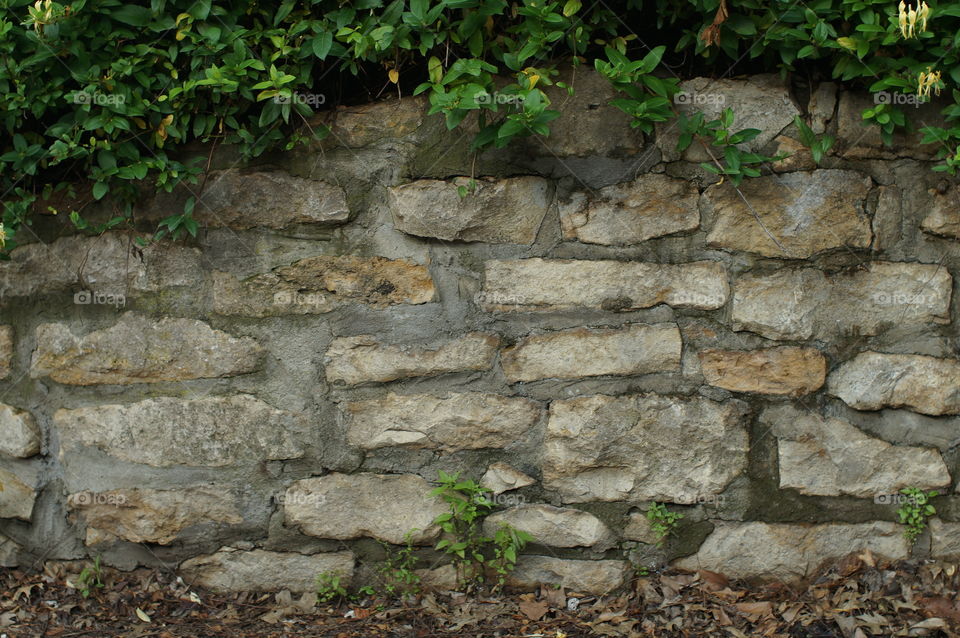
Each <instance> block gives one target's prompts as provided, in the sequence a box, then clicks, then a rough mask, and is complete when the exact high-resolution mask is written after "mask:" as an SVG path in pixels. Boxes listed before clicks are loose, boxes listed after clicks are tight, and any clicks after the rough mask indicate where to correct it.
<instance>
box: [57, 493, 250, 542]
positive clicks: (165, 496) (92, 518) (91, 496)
mask: <svg viewBox="0 0 960 638" xmlns="http://www.w3.org/2000/svg"><path fill="white" fill-rule="evenodd" d="M67 504H68V505H69V507H70V509H72V510H73V511H74V512H77V513H79V514H80V515H81V516H82V517H83V520H84V521H85V522H86V525H87V536H86V544H87V545H96V544H97V543H107V542H112V541H115V540H124V541H129V542H131V543H157V544H159V545H169V544H170V543H172V542H173V541H174V540H175V539H176V538H177V536H178V535H179V534H180V532H182V531H183V530H184V529H186V528H187V527H190V526H192V525H201V524H204V523H228V524H236V523H242V522H243V517H242V516H241V515H240V512H239V511H238V510H237V506H236V503H235V502H234V497H233V495H232V494H231V493H230V492H229V491H228V490H225V489H214V488H210V487H195V488H186V489H178V490H153V489H119V490H109V491H106V492H77V493H75V494H71V495H70V496H68V497H67Z"/></svg>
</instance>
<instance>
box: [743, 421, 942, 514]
mask: <svg viewBox="0 0 960 638" xmlns="http://www.w3.org/2000/svg"><path fill="white" fill-rule="evenodd" d="M760 422H761V423H762V424H764V425H766V426H769V427H770V430H771V432H772V433H773V435H774V436H776V437H777V450H778V456H779V467H780V472H779V474H780V487H781V488H793V489H796V490H798V491H799V492H800V493H801V494H809V495H812V496H840V495H849V496H857V497H861V498H875V497H877V496H882V495H887V494H897V493H899V491H900V490H901V489H903V488H905V487H919V488H923V489H930V488H934V487H943V486H944V485H949V484H950V474H949V472H948V471H947V466H946V464H945V463H944V462H943V457H942V456H940V452H939V451H937V450H936V449H934V448H921V447H910V446H906V445H891V444H890V443H887V442H886V441H883V440H881V439H878V438H874V437H872V436H869V435H867V434H865V433H864V432H863V431H861V430H860V429H858V428H857V427H855V426H854V425H853V424H851V423H850V422H848V421H845V420H843V419H837V418H824V417H822V416H820V415H819V414H815V413H813V412H810V411H809V410H798V409H797V408H795V407H793V406H790V405H778V406H773V407H769V408H767V409H766V410H764V411H763V413H762V414H761V416H760Z"/></svg>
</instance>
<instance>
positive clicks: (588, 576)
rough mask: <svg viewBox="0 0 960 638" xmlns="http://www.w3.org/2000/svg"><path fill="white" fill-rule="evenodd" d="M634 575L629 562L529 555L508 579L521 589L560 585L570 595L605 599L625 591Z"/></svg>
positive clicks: (512, 584)
mask: <svg viewBox="0 0 960 638" xmlns="http://www.w3.org/2000/svg"><path fill="white" fill-rule="evenodd" d="M630 573H631V568H630V563H628V562H627V561H625V560H575V559H570V558H554V557H553V556H532V555H526V556H521V557H520V558H519V559H518V560H517V567H516V569H515V570H514V571H513V572H511V573H510V575H509V576H508V577H507V585H509V586H510V587H516V588H518V589H534V588H537V587H539V586H540V585H559V586H562V587H565V588H567V590H569V591H576V592H582V593H585V594H596V595H603V594H606V593H609V592H611V591H613V590H615V589H619V588H620V587H623V586H624V585H625V584H626V583H627V581H628V580H629V578H630Z"/></svg>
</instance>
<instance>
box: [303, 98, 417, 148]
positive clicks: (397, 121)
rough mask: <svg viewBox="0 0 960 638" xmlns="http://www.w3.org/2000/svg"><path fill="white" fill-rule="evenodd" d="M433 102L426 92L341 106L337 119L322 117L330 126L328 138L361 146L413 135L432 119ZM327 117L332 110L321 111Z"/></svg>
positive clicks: (377, 144)
mask: <svg viewBox="0 0 960 638" xmlns="http://www.w3.org/2000/svg"><path fill="white" fill-rule="evenodd" d="M428 108H429V104H428V103H427V101H426V99H424V97H423V96H421V97H404V98H401V99H399V100H384V101H382V102H373V103H371V104H360V105H356V106H348V107H345V108H338V109H337V110H336V111H334V112H333V116H334V117H333V121H332V122H330V121H321V122H319V123H321V124H327V125H329V126H330V129H331V130H330V137H329V138H328V140H330V141H334V142H337V143H339V144H341V145H343V146H347V147H351V148H360V147H366V146H380V145H383V144H384V143H385V142H386V143H390V142H395V141H396V140H398V139H401V138H404V137H406V136H409V135H411V134H412V133H414V132H415V131H417V129H419V128H420V127H421V126H423V125H424V123H425V122H429V121H430V119H431V118H432V116H428V115H427V110H428ZM317 116H318V117H321V118H324V119H326V117H327V116H328V112H321V113H318V114H317Z"/></svg>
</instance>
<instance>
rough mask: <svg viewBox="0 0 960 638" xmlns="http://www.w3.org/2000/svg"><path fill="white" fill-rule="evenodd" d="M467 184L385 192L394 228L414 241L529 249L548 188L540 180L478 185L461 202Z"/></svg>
mask: <svg viewBox="0 0 960 638" xmlns="http://www.w3.org/2000/svg"><path fill="white" fill-rule="evenodd" d="M470 181H471V180H470V178H468V177H458V178H456V179H454V180H450V181H445V180H436V179H422V180H418V181H416V182H411V183H409V184H403V185H401V186H394V187H391V188H390V189H389V193H390V208H391V210H392V212H393V225H394V227H396V229H397V230H400V231H403V232H405V233H407V234H409V235H416V236H418V237H435V238H437V239H444V240H447V241H451V240H462V241H483V242H488V243H495V244H532V243H533V241H534V240H535V239H536V238H537V231H538V230H539V229H540V223H541V222H542V221H543V217H544V215H546V214H547V208H548V207H549V206H550V184H549V182H548V181H547V180H545V179H543V178H542V177H531V176H526V177H511V178H508V179H501V180H493V179H489V180H484V179H480V180H476V181H475V184H476V187H475V190H474V191H473V192H472V193H469V194H468V195H466V196H465V197H461V196H460V194H459V193H458V190H457V189H458V188H460V187H463V188H468V187H469V184H470Z"/></svg>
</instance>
